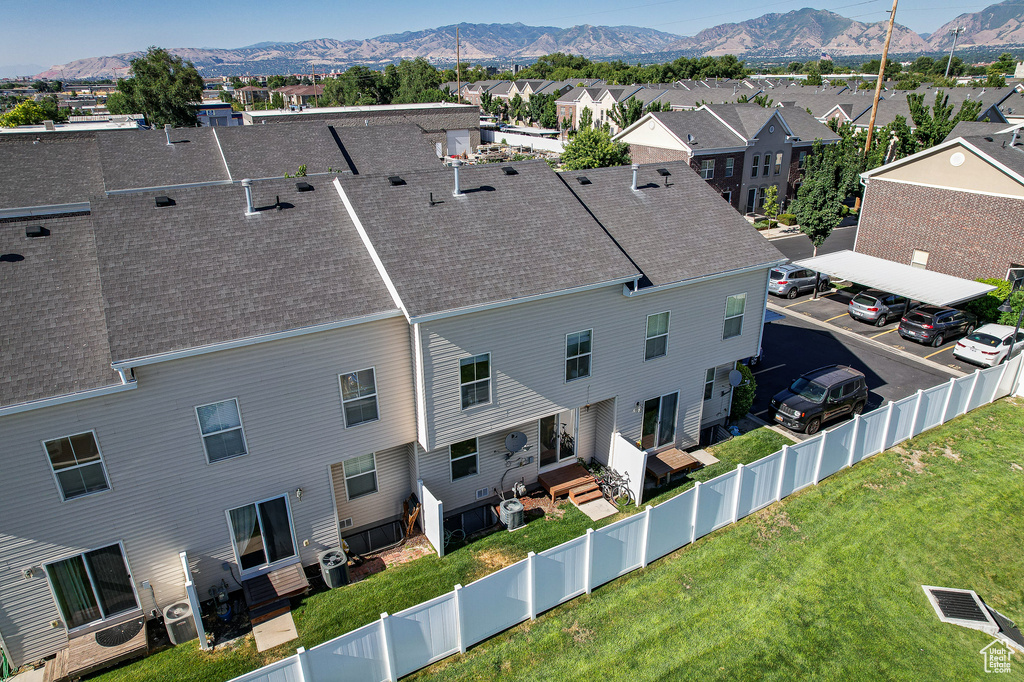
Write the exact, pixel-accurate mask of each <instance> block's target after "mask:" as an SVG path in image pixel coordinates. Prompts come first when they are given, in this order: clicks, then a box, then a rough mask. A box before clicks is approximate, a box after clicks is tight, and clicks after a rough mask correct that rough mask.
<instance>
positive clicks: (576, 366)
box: [565, 329, 594, 381]
mask: <svg viewBox="0 0 1024 682" xmlns="http://www.w3.org/2000/svg"><path fill="white" fill-rule="evenodd" d="M593 334H594V331H593V330H592V329H587V330H586V331H582V332H573V333H572V334H566V336H565V380H566V381H572V380H573V379H582V378H584V377H589V376H590V352H591V343H590V340H591V337H592V336H593Z"/></svg>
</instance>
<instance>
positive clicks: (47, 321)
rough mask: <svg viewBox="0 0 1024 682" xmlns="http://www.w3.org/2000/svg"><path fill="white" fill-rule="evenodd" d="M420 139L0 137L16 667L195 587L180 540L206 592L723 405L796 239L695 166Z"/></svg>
mask: <svg viewBox="0 0 1024 682" xmlns="http://www.w3.org/2000/svg"><path fill="white" fill-rule="evenodd" d="M401 131H402V128H401V127H400V126H389V127H383V128H376V129H375V128H373V127H368V128H354V129H344V128H338V129H336V128H334V127H332V126H329V125H326V124H322V123H320V124H317V123H310V124H293V125H288V126H259V127H240V128H231V129H219V128H210V129H189V130H187V131H184V130H180V131H172V132H171V133H170V134H168V135H167V136H166V139H165V134H164V132H163V131H157V132H150V131H144V132H139V133H117V134H116V137H115V134H106V135H104V134H94V135H91V136H85V135H82V136H78V137H76V138H74V139H68V140H66V141H61V142H58V141H57V140H56V138H54V143H53V144H34V143H33V141H32V140H28V139H22V140H17V139H12V140H10V141H8V140H6V139H5V140H4V141H3V142H0V158H4V160H5V163H14V162H17V165H15V166H10V167H19V168H22V169H23V171H22V173H21V174H19V177H18V179H17V182H11V183H6V184H5V186H6V187H8V188H9V189H8V190H7V191H6V192H0V211H2V212H0V240H2V241H0V250H2V251H3V252H4V253H5V254H8V253H9V254H17V255H19V256H21V258H20V259H16V258H5V259H3V261H2V262H0V281H2V283H3V286H4V290H5V292H8V296H6V297H5V299H4V304H3V305H4V307H5V312H6V317H7V319H11V320H16V321H17V322H16V323H15V324H13V325H11V329H10V330H9V333H8V337H7V338H8V346H7V347H8V348H9V350H10V352H7V353H5V354H4V355H3V358H2V360H0V362H3V369H4V371H3V373H2V378H0V387H2V389H0V432H2V433H3V435H4V441H5V448H4V450H3V452H2V453H0V471H3V474H4V477H5V480H8V481H14V482H16V485H15V490H16V492H15V493H14V494H8V495H5V496H3V497H2V498H0V641H2V643H3V647H4V650H5V651H6V652H7V654H8V656H9V657H10V659H11V660H12V661H13V662H14V663H15V664H16V665H19V664H21V663H24V662H30V661H35V660H38V659H40V658H43V657H46V656H49V655H52V654H54V653H55V652H57V651H59V650H61V649H62V648H64V647H67V646H68V644H69V642H70V641H71V640H73V639H75V638H80V637H88V636H94V633H95V632H96V631H102V630H104V629H105V628H109V627H110V626H112V625H116V624H118V623H121V622H123V621H125V620H126V619H132V618H147V617H151V616H152V615H153V614H154V613H159V611H160V609H162V608H163V607H165V606H167V605H168V604H171V603H174V602H175V601H177V600H180V599H181V597H182V594H183V592H184V587H183V582H184V578H183V573H182V564H181V561H180V557H179V554H180V553H181V552H185V553H186V556H187V559H188V565H189V568H190V569H191V571H192V574H193V578H194V580H195V581H196V586H197V588H198V590H199V593H200V594H206V591H207V590H208V589H209V588H211V587H216V586H217V585H220V584H221V581H225V582H226V583H228V584H230V585H231V586H232V587H233V586H234V585H235V583H240V582H244V581H246V580H248V579H250V578H254V577H258V576H261V575H267V574H268V573H269V572H271V571H277V570H282V569H284V568H287V567H291V566H296V567H301V566H315V565H316V555H317V553H318V552H319V551H321V550H323V549H325V548H329V547H333V546H336V545H337V544H338V543H339V542H340V541H341V540H342V539H345V540H347V541H348V542H349V543H350V545H351V546H352V547H353V548H354V549H355V550H356V551H367V550H371V549H374V548H375V547H378V546H380V545H381V544H386V543H387V542H390V541H393V540H395V539H398V538H400V537H401V531H400V530H399V528H398V527H396V524H395V523H394V522H395V521H396V520H397V519H399V518H400V517H401V513H402V503H403V501H405V500H406V499H407V498H409V496H410V495H411V494H412V493H414V492H416V491H417V489H418V486H419V482H422V484H423V485H425V486H426V487H427V488H429V490H430V491H431V492H432V493H433V494H434V495H436V496H437V497H438V498H439V499H441V500H442V501H443V503H444V507H445V510H446V512H448V513H449V514H451V515H452V519H451V523H454V524H458V523H463V522H464V521H463V516H464V515H467V514H472V513H473V512H474V511H475V510H476V511H480V510H482V509H484V508H485V507H486V506H488V505H491V504H493V503H494V501H495V500H497V499H498V498H497V495H498V493H499V492H500V491H507V490H508V489H510V487H511V485H512V484H513V483H514V482H516V481H521V482H523V483H525V484H526V485H531V484H533V483H534V482H535V481H536V479H537V476H538V475H539V474H540V473H541V472H543V471H547V470H550V469H552V468H555V467H558V466H563V465H566V464H570V463H573V462H575V461H576V458H577V457H582V458H584V459H590V458H596V459H598V460H599V461H607V460H608V451H609V447H610V443H611V439H612V434H613V433H615V432H620V433H622V434H623V435H624V436H625V437H626V438H628V439H630V440H631V441H636V442H638V443H640V445H641V447H643V448H645V449H650V450H652V451H658V450H660V449H663V448H668V447H690V446H693V445H696V444H697V443H698V441H699V438H700V431H701V428H702V427H704V426H707V425H710V424H713V423H720V422H721V421H722V420H724V419H725V418H726V417H727V416H728V406H729V404H730V388H729V385H728V372H729V370H730V369H732V368H733V367H734V366H735V363H736V361H738V360H740V359H742V358H744V357H747V356H750V355H753V354H755V353H756V352H757V349H758V346H759V343H760V334H761V320H762V318H763V314H764V302H765V299H766V296H767V290H766V283H767V271H768V270H769V269H770V268H771V267H773V266H774V265H777V264H778V263H781V262H783V261H784V258H783V257H782V256H781V254H779V253H778V251H776V250H775V249H774V248H773V247H772V246H771V245H770V244H769V243H768V242H767V241H765V240H764V239H763V238H761V237H760V235H758V234H757V233H755V232H753V231H751V230H750V229H749V226H748V225H747V224H746V222H745V221H744V220H743V219H742V218H741V217H740V216H738V215H737V214H736V213H735V212H734V211H732V210H730V209H728V208H727V207H726V206H725V204H723V203H722V202H721V201H720V200H719V199H718V196H717V193H716V192H715V191H713V190H712V189H711V188H709V187H708V186H707V185H706V183H705V182H704V181H703V180H701V179H700V178H698V177H696V176H695V175H694V174H693V173H691V172H690V170H689V168H688V167H687V163H686V162H676V163H665V164H660V165H657V166H642V167H638V168H635V169H632V170H631V169H629V168H614V169H602V170H599V171H588V172H587V173H568V174H564V175H559V174H556V173H555V172H553V171H552V170H551V169H550V168H549V167H548V166H547V164H545V163H543V162H523V163H518V164H514V165H509V166H504V167H499V166H497V165H485V166H478V167H470V168H466V167H464V168H457V169H454V170H453V169H446V168H443V167H442V166H440V164H439V163H438V162H437V160H436V157H435V156H434V154H433V153H432V150H431V147H430V144H429V142H427V141H426V140H425V138H424V136H423V135H422V134H421V133H419V132H418V131H415V130H409V131H408V133H407V134H406V135H404V136H403V135H399V134H398V133H400V132H401ZM125 135H128V136H129V137H127V138H124V139H123V140H122V136H125ZM186 139H187V140H188V141H189V142H188V144H184V143H182V141H183V140H186ZM167 140H170V143H168V141H167ZM175 142H177V144H176V143H175ZM417 150H418V151H417ZM302 158H305V159H306V160H307V161H308V162H309V163H308V164H307V165H308V167H309V168H311V169H312V168H313V167H315V168H316V169H317V170H316V171H315V172H313V171H312V170H311V171H310V172H309V174H307V176H306V177H303V178H290V179H289V178H284V177H283V176H284V174H285V172H292V171H293V169H294V167H295V164H296V161H298V160H299V159H302ZM71 160H73V161H74V162H75V163H76V164H78V167H77V168H76V172H74V173H71V172H67V173H66V181H64V178H62V177H61V176H60V173H61V172H62V171H61V170H60V167H61V166H62V165H66V164H67V163H68V161H71ZM335 163H337V164H338V166H334V165H333V164H335ZM321 167H324V169H323V170H320V168H321ZM339 168H340V169H341V171H340V172H339V170H338V169H339ZM242 178H246V179H247V180H245V181H242V182H240V180H241V179H242ZM248 178H254V179H252V180H248ZM36 201H41V202H45V204H43V203H32V202H36ZM524 201H529V202H530V205H531V207H532V208H533V209H534V210H533V211H531V213H530V215H527V216H524V215H523V214H522V212H521V211H520V210H518V207H520V206H522V204H523V202H524ZM666 216H668V218H667V219H666ZM696 216H699V219H698V218H697V217H696ZM41 283H42V284H43V286H40V284H41ZM513 431H520V432H522V433H524V434H526V435H527V438H528V446H529V449H528V450H525V451H523V452H521V453H520V456H518V457H510V456H506V455H509V453H508V452H507V451H506V450H505V448H504V445H503V443H504V439H505V437H506V436H507V435H508V434H509V433H510V432H513ZM563 432H564V433H566V434H568V435H570V436H571V442H572V443H573V445H572V447H571V448H568V447H564V446H563V443H568V442H570V440H565V441H563V440H561V439H560V438H558V435H560V434H561V433H563Z"/></svg>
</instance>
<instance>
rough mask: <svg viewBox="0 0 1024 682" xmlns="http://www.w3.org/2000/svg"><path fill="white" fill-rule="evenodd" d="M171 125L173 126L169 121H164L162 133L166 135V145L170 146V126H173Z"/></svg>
mask: <svg viewBox="0 0 1024 682" xmlns="http://www.w3.org/2000/svg"><path fill="white" fill-rule="evenodd" d="M173 127H174V126H172V125H171V124H170V123H165V124H164V134H165V135H167V145H168V146H170V144H171V128H173Z"/></svg>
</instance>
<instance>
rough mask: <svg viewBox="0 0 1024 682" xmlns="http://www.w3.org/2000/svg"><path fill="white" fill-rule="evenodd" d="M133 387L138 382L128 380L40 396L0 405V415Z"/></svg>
mask: <svg viewBox="0 0 1024 682" xmlns="http://www.w3.org/2000/svg"><path fill="white" fill-rule="evenodd" d="M135 388H138V384H137V383H135V381H130V382H128V383H122V384H114V385H113V386H103V387H101V388H90V389H88V390H85V391H77V392H75V393H67V394H65V395H58V396H54V397H52V398H41V399H39V400H30V401H28V402H25V403H15V404H14V405H8V406H6V407H0V417H4V416H7V415H9V414H17V413H19V412H28V411H29V410H39V409H42V408H44V407H52V406H54V405H63V404H64V403H70V402H74V401H76V400H86V399H87V398H97V397H99V396H104V395H110V394H112V393H121V392H122V391H131V390H133V389H135Z"/></svg>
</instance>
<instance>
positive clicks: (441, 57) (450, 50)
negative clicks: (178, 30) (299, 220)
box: [38, 0, 1024, 80]
mask: <svg viewBox="0 0 1024 682" xmlns="http://www.w3.org/2000/svg"><path fill="white" fill-rule="evenodd" d="M897 16H898V15H897ZM957 26H963V27H964V29H965V30H964V32H963V33H962V34H961V35H960V36H959V38H958V39H957V44H958V45H961V46H965V47H966V46H986V47H999V46H1006V47H1011V46H1024V4H1021V3H1020V1H1019V0H1006V1H1005V2H1002V3H999V4H996V5H992V6H990V7H987V8H985V9H983V10H981V11H980V12H975V13H972V14H961V15H960V16H958V17H957V18H956V19H954V20H953V21H951V22H949V23H948V24H946V25H944V26H943V27H941V28H939V29H938V30H937V31H935V32H934V33H932V34H929V35H928V36H927V39H926V38H925V37H922V36H921V35H919V34H917V33H915V32H914V31H912V30H910V29H909V28H907V27H906V26H903V25H901V24H899V23H897V24H896V25H895V27H894V29H893V39H892V44H891V46H890V50H891V51H892V52H894V53H898V54H913V53H921V52H936V51H942V50H948V49H949V46H950V43H951V41H952V36H951V34H950V33H949V31H950V30H952V29H953V28H954V27H957ZM886 27H887V22H884V21H881V22H874V23H864V22H860V21H855V20H853V19H849V18H847V17H844V16H841V15H839V14H835V13H834V12H829V11H827V10H815V9H810V8H804V9H801V10H794V11H792V12H787V13H785V14H765V15H763V16H761V17H757V18H755V19H749V20H747V21H742V22H739V23H729V24H720V25H718V26H714V27H712V28H708V29H704V30H703V31H701V32H700V33H698V34H697V35H695V36H691V37H685V36H678V35H674V34H671V33H665V32H662V31H656V30H654V29H649V28H639V27H636V26H590V25H582V26H573V27H571V28H558V27H555V26H526V25H524V24H521V23H515V24H459V26H458V28H459V37H460V42H461V46H462V49H461V56H462V58H463V59H464V60H466V61H468V62H479V61H503V62H509V63H510V62H511V61H513V60H517V59H522V60H528V59H530V58H533V57H538V56H540V55H544V54H550V53H552V52H565V53H569V54H577V55H583V56H585V57H591V58H610V57H622V58H624V59H633V58H636V57H639V56H641V55H650V54H658V53H675V54H677V55H687V56H702V55H711V56H715V55H724V54H734V55H737V56H739V57H779V58H784V57H794V58H803V59H807V58H810V57H817V56H819V55H820V54H821V53H823V52H825V53H828V54H830V55H832V56H834V57H843V56H857V55H877V54H880V53H881V51H882V46H883V43H884V42H885V33H886ZM455 29H456V27H455V26H454V25H451V26H442V27H440V28H434V29H426V30H422V31H407V32H405V33H394V34H388V35H381V36H377V37H376V38H367V39H364V40H335V39H332V38H320V39H317V40H306V41H302V42H296V43H276V42H261V43H256V44H254V45H249V46H247V47H241V48H236V49H209V48H175V49H172V50H171V52H173V53H174V54H177V55H180V56H181V57H183V58H185V59H188V60H191V61H192V62H193V63H194V64H195V65H196V66H197V67H198V68H199V69H200V72H201V73H203V74H204V75H208V76H212V75H221V74H244V73H251V74H273V73H303V72H308V71H309V70H310V69H311V68H312V67H311V65H315V68H316V70H317V71H319V72H324V71H325V70H337V69H344V68H347V67H348V66H351V65H353V64H364V65H369V66H379V65H383V64H388V63H391V62H394V61H397V60H400V59H412V58H415V57H423V58H426V59H429V60H431V61H434V62H437V63H451V62H454V60H455ZM141 54H142V52H130V53H126V54H118V55H112V56H108V57H93V58H89V59H79V60H75V61H72V62H69V63H67V64H63V65H58V66H54V67H51V68H50V69H48V70H46V71H43V72H42V73H40V74H38V76H39V77H42V78H59V79H64V80H69V79H80V78H111V77H119V76H124V75H125V74H126V72H127V69H128V66H129V63H130V61H131V60H132V59H133V58H135V57H138V56H140V55H141Z"/></svg>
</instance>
